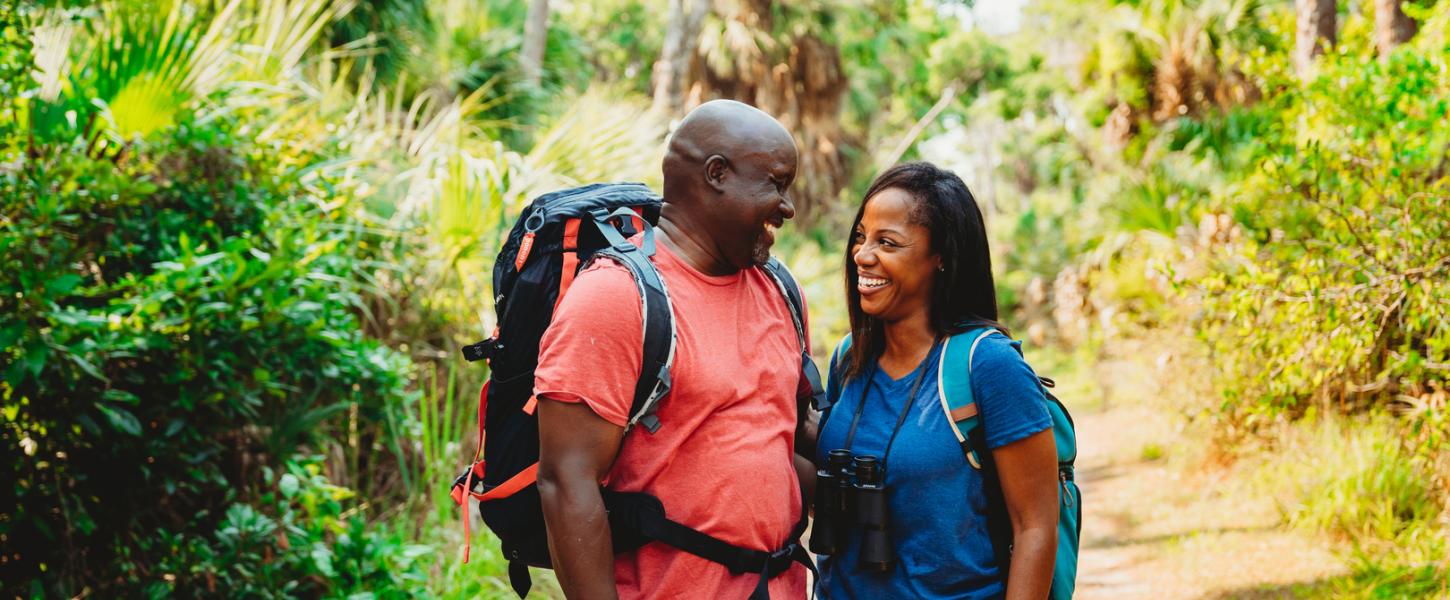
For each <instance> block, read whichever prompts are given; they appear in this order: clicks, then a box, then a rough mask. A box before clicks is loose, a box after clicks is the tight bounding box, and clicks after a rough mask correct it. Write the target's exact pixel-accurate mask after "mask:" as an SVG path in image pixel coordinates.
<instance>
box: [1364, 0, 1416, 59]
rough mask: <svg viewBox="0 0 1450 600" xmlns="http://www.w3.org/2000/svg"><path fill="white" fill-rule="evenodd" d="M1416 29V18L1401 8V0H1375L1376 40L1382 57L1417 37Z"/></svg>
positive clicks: (1376, 45)
mask: <svg viewBox="0 0 1450 600" xmlns="http://www.w3.org/2000/svg"><path fill="white" fill-rule="evenodd" d="M1416 29H1418V25H1416V23H1415V20H1414V19H1411V18H1410V17H1409V16H1408V15H1406V14H1405V11H1403V10H1401V9H1400V0H1374V41H1375V47H1376V48H1378V49H1379V54H1380V58H1384V57H1385V56H1388V55H1389V53H1390V52H1391V51H1393V50H1394V49H1395V47H1396V46H1399V45H1400V44H1403V43H1405V42H1408V41H1410V38H1412V37H1415V30H1416Z"/></svg>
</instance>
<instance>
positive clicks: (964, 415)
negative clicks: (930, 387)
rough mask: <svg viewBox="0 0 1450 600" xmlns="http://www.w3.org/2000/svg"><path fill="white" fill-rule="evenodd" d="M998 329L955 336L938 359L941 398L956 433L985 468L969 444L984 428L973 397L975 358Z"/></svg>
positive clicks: (975, 464) (972, 460)
mask: <svg viewBox="0 0 1450 600" xmlns="http://www.w3.org/2000/svg"><path fill="white" fill-rule="evenodd" d="M996 332H997V330H996V329H973V330H971V331H968V332H966V333H960V334H957V335H954V336H951V337H949V338H947V339H946V340H944V341H943V342H942V359H941V360H940V361H938V362H937V386H936V389H937V397H938V399H939V400H940V401H941V409H942V412H944V413H945V414H946V419H947V423H949V424H951V426H952V434H953V435H955V436H956V437H957V443H958V444H960V445H961V446H962V452H964V453H965V454H966V455H967V462H969V463H971V465H972V468H973V469H977V470H981V468H982V461H981V460H980V458H979V457H978V456H977V453H976V451H975V450H974V449H973V448H972V447H971V445H970V444H969V443H968V442H969V440H970V439H971V437H972V433H973V432H974V431H975V430H976V429H977V428H978V427H981V418H980V416H979V415H978V413H979V411H978V410H977V402H976V399H975V398H974V397H973V396H972V358H973V357H974V356H976V354H977V346H978V345H979V344H981V343H982V340H984V339H986V338H987V336H989V335H992V334H993V333H996Z"/></svg>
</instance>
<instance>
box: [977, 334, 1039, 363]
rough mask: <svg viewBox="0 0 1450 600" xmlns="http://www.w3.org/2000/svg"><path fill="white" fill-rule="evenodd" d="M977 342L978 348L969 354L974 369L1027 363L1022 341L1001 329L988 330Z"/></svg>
mask: <svg viewBox="0 0 1450 600" xmlns="http://www.w3.org/2000/svg"><path fill="white" fill-rule="evenodd" d="M975 343H976V348H975V349H973V351H972V352H971V354H970V355H969V359H970V360H971V361H972V365H971V367H972V370H977V369H996V368H1003V367H1015V366H1026V365H1027V361H1026V359H1024V358H1022V342H1021V341H1019V340H1014V339H1012V338H1009V337H1007V335H1006V334H1004V333H1002V332H1000V331H992V332H988V334H987V335H985V336H983V337H982V338H981V340H980V341H976V342H975Z"/></svg>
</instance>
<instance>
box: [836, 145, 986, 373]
mask: <svg viewBox="0 0 1450 600" xmlns="http://www.w3.org/2000/svg"><path fill="white" fill-rule="evenodd" d="M888 189H898V190H901V191H904V192H906V193H907V194H909V195H910V196H911V197H912V198H913V199H915V200H916V205H915V206H914V207H912V210H911V220H912V221H913V222H915V223H916V224H918V225H922V226H924V227H926V228H927V230H928V231H930V232H931V251H932V253H933V254H936V255H938V256H940V257H941V264H942V270H941V271H937V272H936V279H935V280H934V281H933V282H932V288H931V305H930V311H931V327H932V329H933V330H935V332H936V333H937V335H939V336H946V335H953V334H957V333H962V332H964V331H967V330H969V329H975V328H978V327H992V328H996V329H999V330H1001V331H1002V332H1003V333H1007V329H1006V328H1005V327H1003V326H1002V324H1001V323H999V322H998V318H997V289H996V285H995V284H994V283H993V280H992V253H991V250H990V249H989V248H988V247H987V227H986V223H985V222H984V221H983V220H982V211H981V209H980V208H978V207H977V200H976V199H975V198H973V197H972V192H971V191H970V190H968V189H967V184H965V183H962V179H961V178H960V177H957V175H956V174H955V173H952V172H951V171H948V170H945V169H940V168H937V167H936V165H933V164H931V163H927V162H909V163H903V164H900V165H897V166H895V167H892V168H891V169H890V170H889V171H886V172H885V173H882V174H881V176H880V177H877V178H876V181H875V182H873V183H872V184H871V188H870V189H868V190H866V196H865V199H864V200H862V202H861V208H860V209H859V210H857V211H856V219H855V220H854V221H852V222H851V234H850V235H851V236H852V237H853V238H854V236H855V231H856V228H857V227H859V226H860V225H861V217H862V215H864V214H865V213H866V203H867V202H869V201H870V200H871V198H873V197H875V196H876V194H878V193H880V192H881V191H883V190H888ZM852 246H854V244H849V245H847V247H846V269H845V271H846V307H847V312H848V313H849V314H850V317H851V339H852V344H851V350H850V352H849V353H848V354H847V356H846V357H845V361H844V364H842V365H840V366H841V368H842V369H843V371H842V373H843V375H844V376H843V377H842V380H845V379H850V378H852V377H855V376H856V375H859V374H861V373H862V371H864V370H865V368H866V365H868V364H870V362H871V360H873V359H875V358H877V357H879V356H881V352H882V351H883V350H884V349H885V347H886V338H885V334H884V333H883V332H882V330H883V326H882V323H881V321H880V320H878V319H877V318H875V317H872V316H870V315H868V314H866V313H865V312H863V311H862V310H861V294H860V292H858V291H856V279H857V274H856V260H855V256H854V254H855V253H854V252H852Z"/></svg>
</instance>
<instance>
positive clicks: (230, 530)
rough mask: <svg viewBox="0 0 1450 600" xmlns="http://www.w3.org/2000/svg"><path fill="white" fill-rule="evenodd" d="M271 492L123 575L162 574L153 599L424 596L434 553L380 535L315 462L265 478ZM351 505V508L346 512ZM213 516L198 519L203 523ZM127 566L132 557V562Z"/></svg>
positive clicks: (167, 537)
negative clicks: (152, 562)
mask: <svg viewBox="0 0 1450 600" xmlns="http://www.w3.org/2000/svg"><path fill="white" fill-rule="evenodd" d="M263 483H264V484H265V486H266V487H265V488H264V489H265V490H266V491H265V492H264V493H262V494H261V495H260V496H259V497H258V498H257V499H256V500H255V501H254V502H253V503H237V504H233V505H231V506H229V507H227V508H226V510H225V512H223V513H222V516H221V518H220V520H219V521H218V522H217V523H216V527H215V530H214V531H211V532H210V533H208V534H203V535H197V534H190V533H176V534H173V533H162V534H161V535H159V536H156V537H155V538H151V540H153V543H155V544H156V545H157V546H159V547H158V548H155V550H156V552H155V553H156V554H158V555H160V556H161V557H162V558H161V560H160V562H159V563H157V564H155V565H145V566H143V565H140V564H137V565H127V566H130V567H133V568H137V569H140V570H147V571H150V572H152V573H154V574H156V575H155V576H154V577H155V579H153V580H152V581H150V582H149V583H147V585H145V591H146V594H147V595H149V596H152V597H173V596H183V597H207V596H214V595H216V594H217V593H219V592H220V591H225V593H226V594H227V595H228V596H231V597H245V598H293V597H298V596H305V597H328V598H342V597H351V596H353V595H355V594H358V593H363V594H371V595H372V596H373V597H381V598H412V597H422V596H425V595H426V592H425V591H424V586H423V584H424V583H425V581H426V575H425V573H424V570H423V566H424V563H425V561H424V560H423V558H424V557H426V556H431V555H432V554H433V552H434V548H433V547H431V546H425V545H419V544H413V543H409V542H408V541H407V539H406V536H404V535H403V534H401V533H400V532H392V531H381V532H380V531H376V530H375V529H374V527H373V526H371V525H369V524H368V522H367V521H366V520H365V519H364V518H363V515H362V513H361V511H360V510H359V508H358V507H357V506H356V505H357V499H356V498H355V495H354V492H353V491H352V490H348V489H346V488H342V487H338V486H335V485H332V484H331V483H329V482H328V480H327V478H326V477H325V476H324V475H323V474H322V467H321V465H320V463H319V462H318V461H317V460H315V459H314V460H310V461H304V462H301V463H297V462H292V463H288V464H287V465H286V469H285V472H282V473H280V474H276V473H274V472H273V471H272V470H271V469H264V482H263ZM350 504H351V505H354V506H352V507H349V505H350ZM208 516H209V515H208V514H205V513H203V514H200V515H198V517H199V518H201V519H202V520H207V521H210V520H212V519H207V517H208ZM129 559H130V557H127V560H129Z"/></svg>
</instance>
